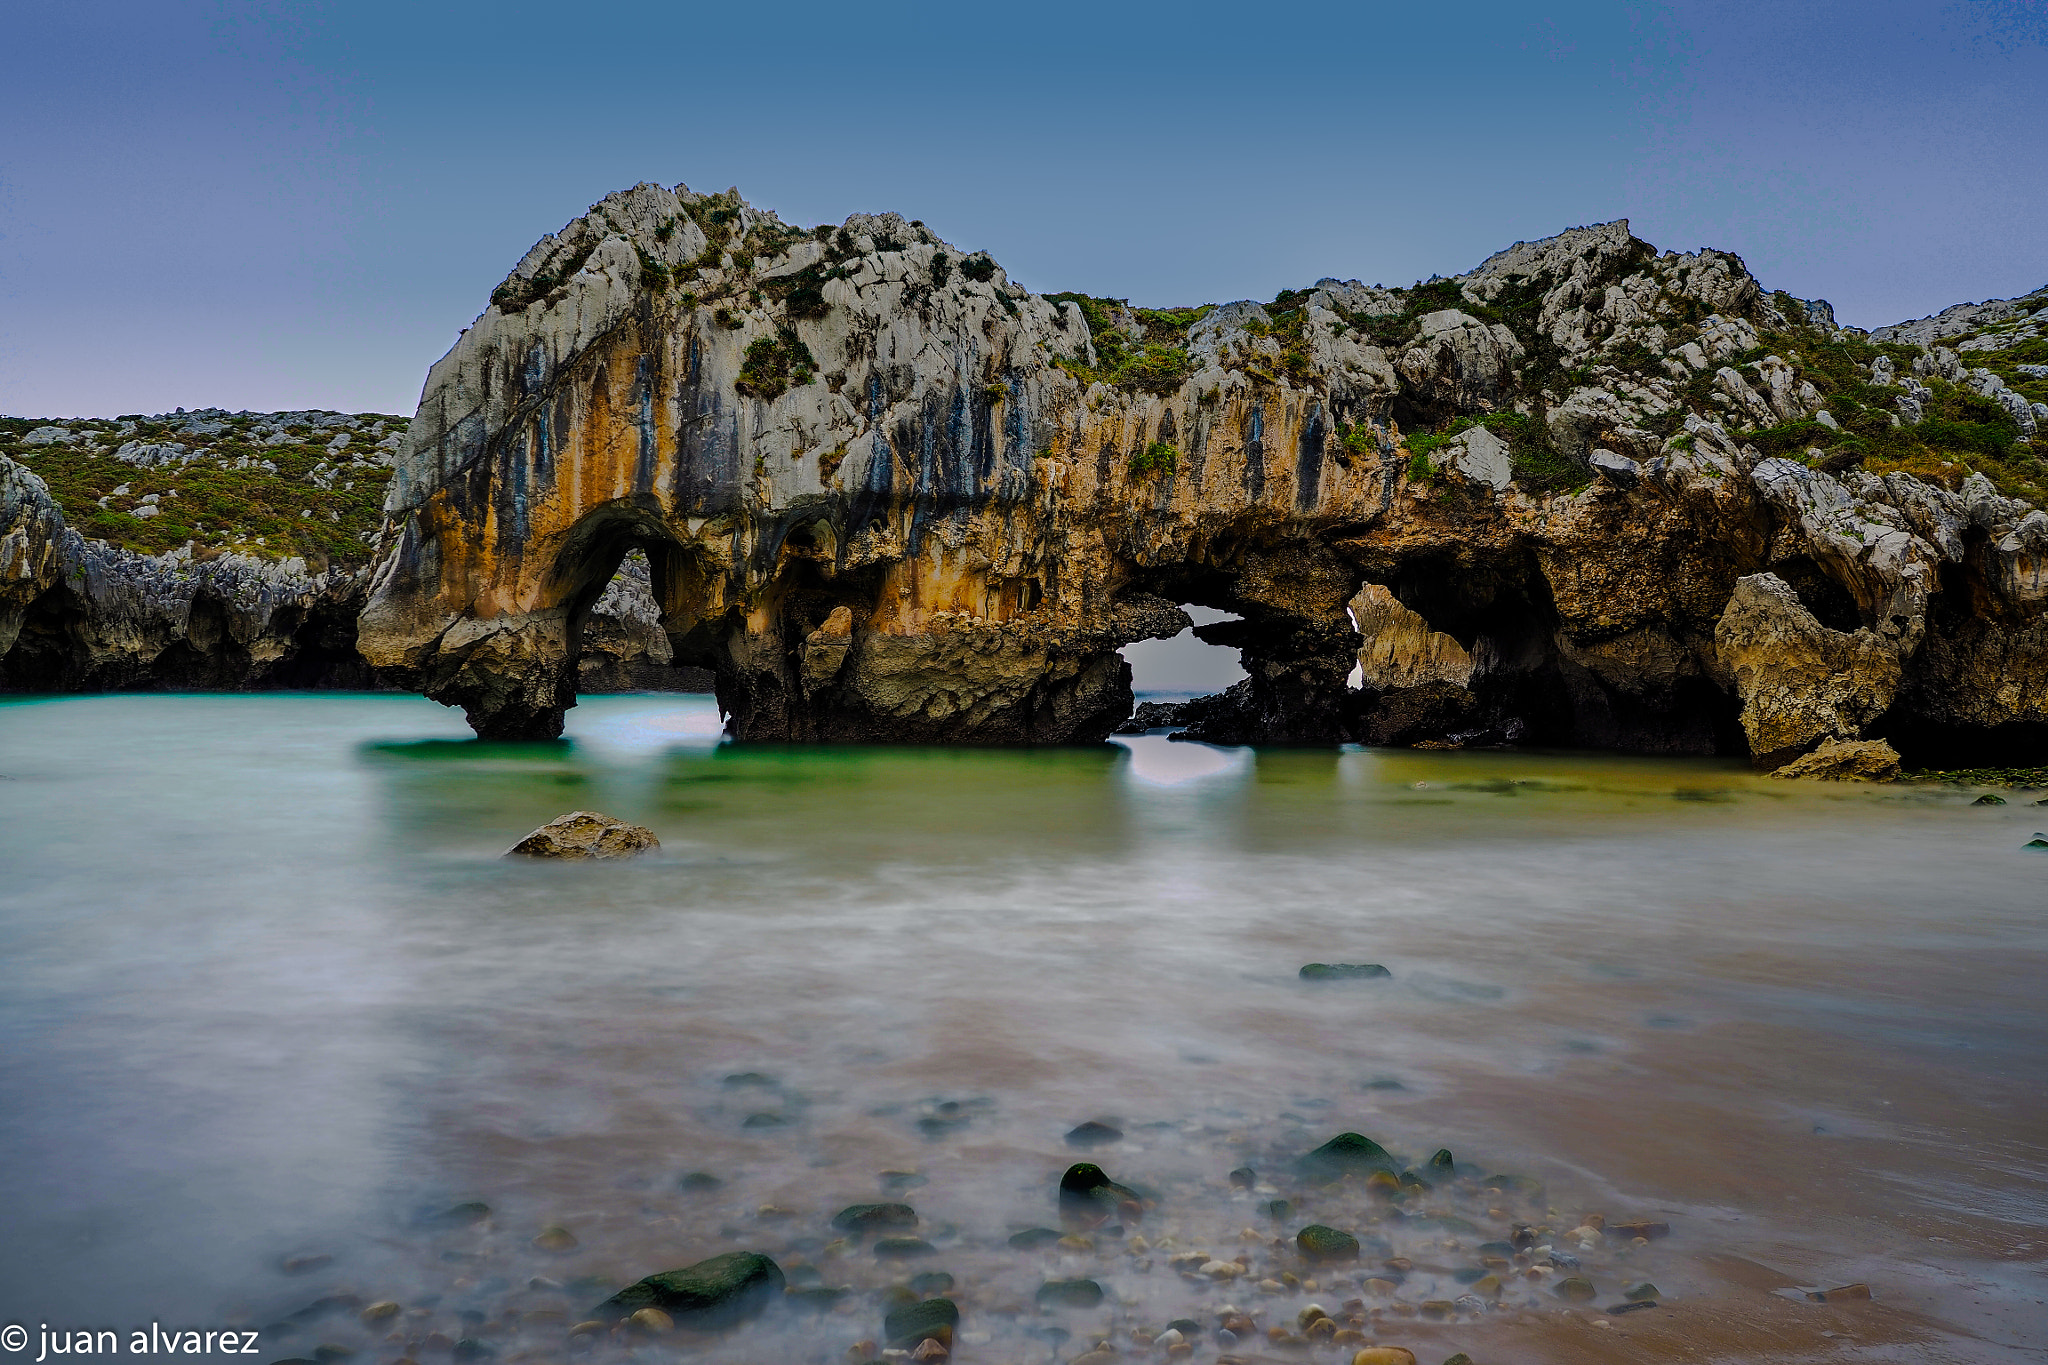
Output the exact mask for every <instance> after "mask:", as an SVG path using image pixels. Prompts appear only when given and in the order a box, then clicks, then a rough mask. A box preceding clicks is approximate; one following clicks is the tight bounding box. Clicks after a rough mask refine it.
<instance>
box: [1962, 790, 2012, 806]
mask: <svg viewBox="0 0 2048 1365" xmlns="http://www.w3.org/2000/svg"><path fill="white" fill-rule="evenodd" d="M1970 804H1971V805H1973V806H2002V805H2004V804H2005V798H2004V797H2002V796H1992V795H1991V794H1990V793H1988V792H1987V793H1986V794H1984V795H1983V796H1980V797H1978V798H1977V799H1976V800H1975V801H1972V802H1971V803H1970Z"/></svg>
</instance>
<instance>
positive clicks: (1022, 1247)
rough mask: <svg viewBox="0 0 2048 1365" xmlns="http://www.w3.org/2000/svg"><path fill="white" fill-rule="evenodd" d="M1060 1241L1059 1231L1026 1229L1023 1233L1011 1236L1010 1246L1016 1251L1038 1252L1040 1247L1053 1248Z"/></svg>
mask: <svg viewBox="0 0 2048 1365" xmlns="http://www.w3.org/2000/svg"><path fill="white" fill-rule="evenodd" d="M1059 1239H1060V1233H1059V1231H1058V1230H1057V1229H1054V1228H1026V1229H1024V1230H1023V1231H1022V1232H1013V1233H1011V1234H1010V1246H1011V1248H1012V1249H1013V1250H1016V1251H1036V1250H1038V1249H1039V1248H1040V1247H1048V1246H1051V1245H1052V1244H1053V1243H1054V1242H1057V1241H1058V1240H1059Z"/></svg>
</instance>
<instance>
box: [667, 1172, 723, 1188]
mask: <svg viewBox="0 0 2048 1365" xmlns="http://www.w3.org/2000/svg"><path fill="white" fill-rule="evenodd" d="M724 1183H725V1182H724V1181H723V1180H720V1179H719V1178H718V1177H717V1176H715V1175H713V1174H711V1172H709V1171H691V1172H690V1173H689V1174H688V1175H686V1176H684V1177H683V1178H682V1179H680V1180H678V1181H676V1188H677V1189H679V1190H685V1191H688V1192H689V1193H691V1194H699V1193H702V1192H703V1191H705V1190H715V1189H717V1188H718V1187H719V1186H720V1185H723V1184H724Z"/></svg>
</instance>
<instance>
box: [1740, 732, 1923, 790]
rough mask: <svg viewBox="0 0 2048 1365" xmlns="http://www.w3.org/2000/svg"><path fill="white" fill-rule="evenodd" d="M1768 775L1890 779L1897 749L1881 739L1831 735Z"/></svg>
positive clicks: (1893, 777)
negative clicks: (1816, 746) (1841, 737)
mask: <svg viewBox="0 0 2048 1365" xmlns="http://www.w3.org/2000/svg"><path fill="white" fill-rule="evenodd" d="M1771 776H1772V777H1783V778H1818V779H1821V780H1823V781H1828V782H1891V781H1895V780H1897V778H1898V776H1899V751H1898V750H1896V749H1894V748H1892V746H1891V745H1889V744H1887V743H1885V742H1884V741H1883V740H1881V739H1847V740H1845V739H1831V740H1829V741H1827V743H1825V744H1823V745H1821V746H1820V747H1819V748H1818V749H1815V750H1814V751H1813V752H1812V753H1810V754H1803V755H1801V756H1800V757H1798V758H1795V759H1793V760H1792V761H1791V762H1790V763H1787V764H1786V765H1785V766H1784V767H1782V768H1780V769H1778V770H1777V771H1776V772H1774V773H1772V774H1771Z"/></svg>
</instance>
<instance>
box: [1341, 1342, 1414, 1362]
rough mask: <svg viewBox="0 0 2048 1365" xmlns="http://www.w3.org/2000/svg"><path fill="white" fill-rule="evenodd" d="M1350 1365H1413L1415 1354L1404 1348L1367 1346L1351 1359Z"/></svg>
mask: <svg viewBox="0 0 2048 1365" xmlns="http://www.w3.org/2000/svg"><path fill="white" fill-rule="evenodd" d="M1351 1365H1415V1352H1413V1351H1411V1350H1409V1349H1408V1348H1407V1347H1405V1346H1368V1347H1366V1348H1365V1349H1364V1350H1362V1351H1360V1352H1359V1353H1358V1354H1357V1355H1354V1356H1352V1357H1351Z"/></svg>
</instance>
